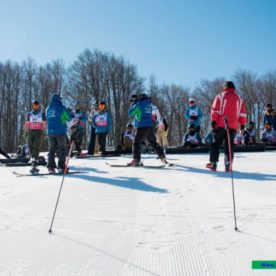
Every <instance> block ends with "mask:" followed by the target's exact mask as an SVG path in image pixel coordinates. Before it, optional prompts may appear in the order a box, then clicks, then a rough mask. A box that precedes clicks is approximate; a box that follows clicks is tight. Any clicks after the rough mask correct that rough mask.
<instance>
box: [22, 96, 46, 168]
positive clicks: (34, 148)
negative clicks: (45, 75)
mask: <svg viewBox="0 0 276 276" xmlns="http://www.w3.org/2000/svg"><path fill="white" fill-rule="evenodd" d="M32 107H33V110H32V111H30V112H29V113H28V114H27V120H26V123H25V133H26V137H27V142H28V147H29V154H30V157H31V164H32V169H31V173H36V172H38V171H39V170H38V169H37V162H38V159H39V152H40V146H41V143H42V139H43V137H44V134H45V125H46V117H45V113H44V112H42V111H41V108H40V103H39V101H34V102H33V104H32Z"/></svg>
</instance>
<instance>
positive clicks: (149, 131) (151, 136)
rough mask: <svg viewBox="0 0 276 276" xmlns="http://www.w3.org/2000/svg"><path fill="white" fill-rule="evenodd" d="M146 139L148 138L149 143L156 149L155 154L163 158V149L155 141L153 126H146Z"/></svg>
mask: <svg viewBox="0 0 276 276" xmlns="http://www.w3.org/2000/svg"><path fill="white" fill-rule="evenodd" d="M145 135H146V139H147V140H148V142H149V144H150V145H151V146H152V147H153V149H154V150H155V151H156V153H157V155H158V156H159V158H160V159H163V158H165V154H164V151H163V149H162V147H161V146H160V145H159V144H158V143H157V142H156V137H155V134H154V129H153V128H147V129H146V131H145Z"/></svg>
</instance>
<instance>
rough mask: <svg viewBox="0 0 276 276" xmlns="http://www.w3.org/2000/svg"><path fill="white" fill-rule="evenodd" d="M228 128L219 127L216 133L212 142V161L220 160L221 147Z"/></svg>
mask: <svg viewBox="0 0 276 276" xmlns="http://www.w3.org/2000/svg"><path fill="white" fill-rule="evenodd" d="M225 133H226V130H225V129H224V128H218V129H217V130H216V132H215V134H214V140H213V142H212V143H211V151H210V162H212V163H214V162H215V163H216V162H218V160H219V148H220V145H221V144H222V142H223V140H224V138H225Z"/></svg>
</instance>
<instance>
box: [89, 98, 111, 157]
mask: <svg viewBox="0 0 276 276" xmlns="http://www.w3.org/2000/svg"><path fill="white" fill-rule="evenodd" d="M92 126H93V127H94V128H95V134H96V138H97V140H98V143H99V146H100V149H99V151H100V152H101V153H102V155H104V154H105V153H106V136H107V134H108V132H109V131H110V130H111V129H112V119H111V116H110V114H109V112H108V111H107V108H106V103H105V102H104V101H101V102H100V103H99V110H98V112H97V113H96V114H95V115H94V116H93V117H92Z"/></svg>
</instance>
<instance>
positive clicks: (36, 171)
mask: <svg viewBox="0 0 276 276" xmlns="http://www.w3.org/2000/svg"><path fill="white" fill-rule="evenodd" d="M31 165H32V168H31V169H30V173H31V174H38V172H39V169H38V168H37V160H35V159H32V160H31Z"/></svg>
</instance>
